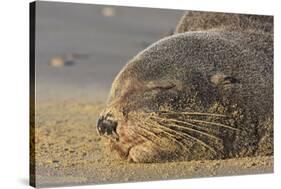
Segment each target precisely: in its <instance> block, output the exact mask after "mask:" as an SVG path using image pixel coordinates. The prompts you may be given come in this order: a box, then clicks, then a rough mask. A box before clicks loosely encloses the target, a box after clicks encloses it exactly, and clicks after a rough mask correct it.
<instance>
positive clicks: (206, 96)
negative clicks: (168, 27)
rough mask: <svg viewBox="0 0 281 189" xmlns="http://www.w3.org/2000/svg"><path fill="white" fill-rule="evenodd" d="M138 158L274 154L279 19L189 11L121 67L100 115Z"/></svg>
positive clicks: (129, 155) (116, 145) (123, 149)
mask: <svg viewBox="0 0 281 189" xmlns="http://www.w3.org/2000/svg"><path fill="white" fill-rule="evenodd" d="M109 113H110V114H111V115H113V119H115V120H116V121H117V122H118V126H117V134H118V135H119V140H118V141H116V140H111V146H112V148H113V149H115V150H116V151H117V152H119V154H120V155H121V157H124V158H125V159H128V160H130V161H133V162H163V161H179V160H201V159H225V158H233V157H245V156H261V155H272V154H273V18H272V17H270V16H253V15H236V14H222V13H205V12H189V13H188V14H186V15H184V16H183V18H182V19H181V21H180V23H179V25H178V26H177V29H176V32H175V34H174V35H172V36H170V37H166V38H163V39H161V40H160V41H158V42H156V43H154V44H153V45H151V46H150V47H148V48H147V49H145V50H143V51H142V52H140V53H139V54H138V55H137V56H135V57H134V58H133V59H132V60H130V61H129V62H128V64H127V65H126V66H125V67H124V68H123V69H122V70H121V71H120V73H119V74H118V75H117V77H116V78H115V80H114V82H113V84H112V89H111V92H110V94H109V98H108V103H107V108H106V109H105V110H104V112H103V113H102V115H106V114H109Z"/></svg>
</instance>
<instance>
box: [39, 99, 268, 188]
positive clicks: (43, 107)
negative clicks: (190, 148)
mask: <svg viewBox="0 0 281 189" xmlns="http://www.w3.org/2000/svg"><path fill="white" fill-rule="evenodd" d="M103 108H104V103H103V102H96V103H95V102H94V103H93V102H79V101H45V102H38V103H37V105H36V120H35V121H36V129H35V132H36V133H35V134H36V135H35V136H36V138H35V139H36V145H35V158H36V164H35V165H36V181H37V186H61V185H77V184H89V183H113V182H128V181H144V180H158V179H178V178H193V177H205V176H224V175H237V174H258V173H271V172H273V157H271V156H267V157H254V158H242V159H229V160H218V161H190V162H170V163H156V164H153V163H152V164H135V163H129V162H127V161H124V160H121V159H120V158H119V157H118V156H115V155H114V153H112V152H111V151H110V150H109V148H108V146H107V145H108V141H107V140H106V139H104V138H103V137H100V136H99V135H98V133H97V131H96V126H95V124H96V120H97V118H98V114H99V112H100V111H101V110H102V109H103Z"/></svg>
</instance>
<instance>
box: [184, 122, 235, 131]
mask: <svg viewBox="0 0 281 189" xmlns="http://www.w3.org/2000/svg"><path fill="white" fill-rule="evenodd" d="M189 121H193V122H196V123H205V124H210V125H216V126H220V127H224V128H227V129H231V130H234V131H240V130H239V129H237V128H234V127H231V126H229V125H225V124H222V123H216V122H210V121H204V120H197V119H189Z"/></svg>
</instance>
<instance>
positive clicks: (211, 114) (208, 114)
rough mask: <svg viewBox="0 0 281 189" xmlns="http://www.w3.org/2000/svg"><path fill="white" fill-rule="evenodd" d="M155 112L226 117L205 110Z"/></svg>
mask: <svg viewBox="0 0 281 189" xmlns="http://www.w3.org/2000/svg"><path fill="white" fill-rule="evenodd" d="M157 113H161V114H168V115H202V116H217V117H227V115H223V114H215V113H205V112H172V111H157Z"/></svg>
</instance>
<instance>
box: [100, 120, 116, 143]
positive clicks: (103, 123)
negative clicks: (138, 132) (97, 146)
mask: <svg viewBox="0 0 281 189" xmlns="http://www.w3.org/2000/svg"><path fill="white" fill-rule="evenodd" d="M117 126H118V123H117V121H113V120H110V119H108V117H104V116H101V117H100V118H99V119H98V121H97V130H98V133H99V135H100V136H105V137H108V138H110V139H113V140H115V141H118V140H119V136H118V134H117V132H116V129H117Z"/></svg>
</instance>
